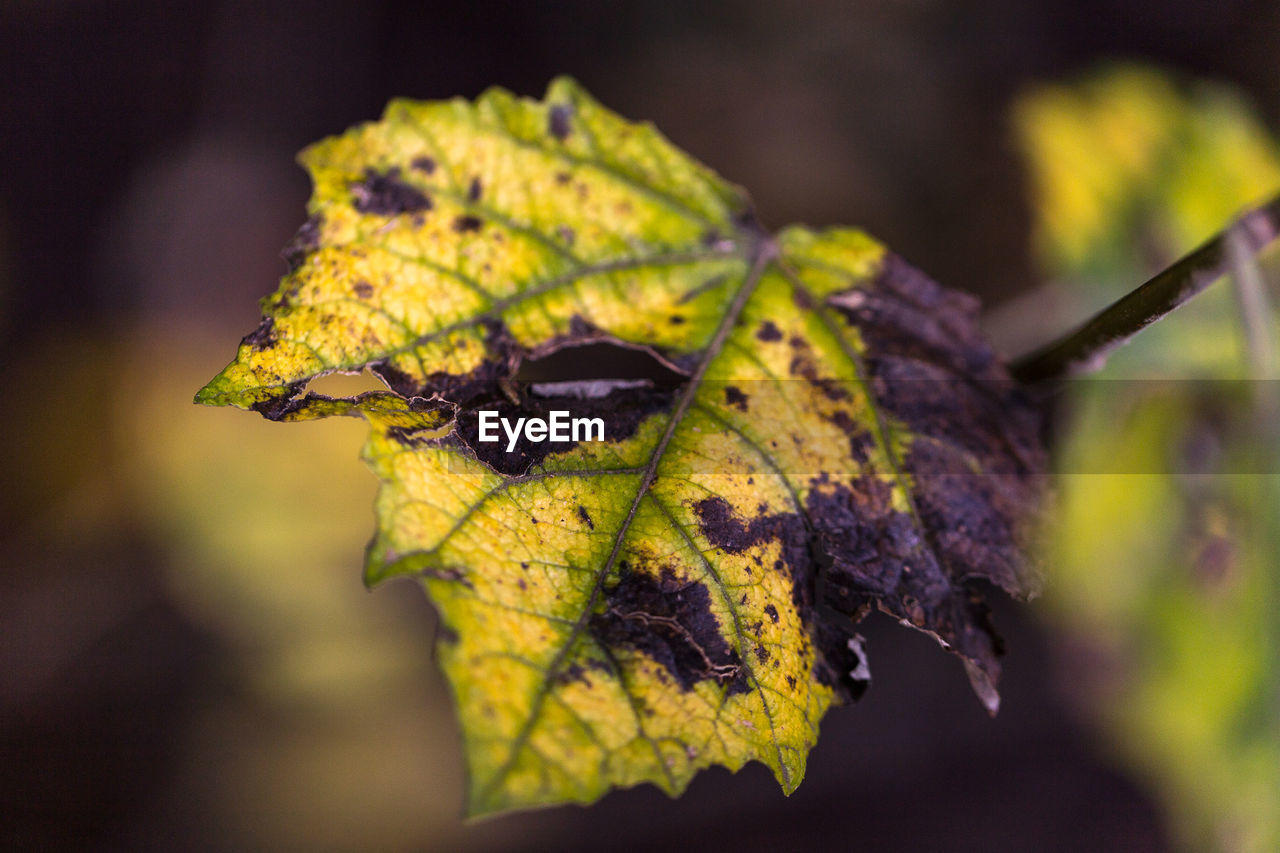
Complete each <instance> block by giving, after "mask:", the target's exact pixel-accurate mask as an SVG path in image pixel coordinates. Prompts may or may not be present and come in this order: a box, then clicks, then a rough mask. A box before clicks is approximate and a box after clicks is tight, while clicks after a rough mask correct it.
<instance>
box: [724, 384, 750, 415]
mask: <svg viewBox="0 0 1280 853" xmlns="http://www.w3.org/2000/svg"><path fill="white" fill-rule="evenodd" d="M747 399H748V397H747V395H746V394H744V393H742V391H741V390H740V389H739V388H738V387H737V386H735V385H726V386H724V401H725V402H726V403H728V404H729V405H730V406H735V407H737V408H738V409H740V410H741V411H744V412H745V411H746V410H747Z"/></svg>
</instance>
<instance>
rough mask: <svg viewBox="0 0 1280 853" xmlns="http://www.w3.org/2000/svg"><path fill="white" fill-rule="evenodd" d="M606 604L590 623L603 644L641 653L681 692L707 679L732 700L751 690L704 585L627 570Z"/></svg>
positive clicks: (608, 592) (668, 575)
mask: <svg viewBox="0 0 1280 853" xmlns="http://www.w3.org/2000/svg"><path fill="white" fill-rule="evenodd" d="M605 602H606V609H605V611H604V612H603V613H598V614H596V615H594V616H592V617H591V622H590V629H591V633H592V635H593V636H594V637H595V639H596V640H597V641H598V642H600V643H601V644H603V645H605V646H608V647H611V648H622V649H630V650H633V651H638V652H643V653H644V654H646V655H648V656H649V657H650V658H652V659H653V660H655V661H656V662H657V663H659V664H660V665H661V666H662V667H663V668H664V669H665V670H666V671H667V672H668V673H670V674H671V677H672V678H674V679H675V681H676V683H678V684H679V685H680V687H681V688H682V689H684V690H691V689H693V686H694V685H695V684H696V683H698V682H699V681H704V680H708V679H710V680H712V681H714V682H716V683H717V684H720V685H724V686H727V687H728V688H729V691H728V692H729V694H730V695H732V694H735V693H745V692H747V691H748V690H749V689H750V688H749V687H748V684H747V680H746V675H745V672H744V670H743V666H742V660H741V658H739V657H738V653H737V652H735V651H734V650H733V649H731V648H730V647H729V643H728V642H727V641H726V640H725V638H724V637H723V636H722V635H721V633H720V623H719V621H718V620H717V619H716V616H715V614H714V613H712V612H711V596H710V594H709V593H708V592H707V588H706V586H704V585H703V584H702V583H699V582H697V581H681V580H679V579H677V578H676V577H675V576H674V575H673V574H672V572H671V571H670V570H669V569H663V570H662V573H661V574H660V576H659V577H656V578H655V577H653V576H652V575H649V574H646V573H645V572H642V571H636V570H631V571H625V572H623V573H622V575H621V577H620V578H619V580H618V583H617V585H616V586H614V587H613V588H612V589H609V590H606V592H605Z"/></svg>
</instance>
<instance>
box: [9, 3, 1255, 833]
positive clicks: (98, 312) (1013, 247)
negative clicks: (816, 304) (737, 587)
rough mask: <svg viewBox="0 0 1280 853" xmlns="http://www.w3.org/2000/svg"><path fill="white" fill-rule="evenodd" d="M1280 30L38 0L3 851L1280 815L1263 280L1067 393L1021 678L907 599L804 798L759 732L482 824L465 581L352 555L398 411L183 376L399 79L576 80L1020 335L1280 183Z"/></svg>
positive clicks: (1157, 23)
mask: <svg viewBox="0 0 1280 853" xmlns="http://www.w3.org/2000/svg"><path fill="white" fill-rule="evenodd" d="M1278 55H1280V5H1277V4H1271V3H1260V2H1248V1H1247V0H1223V2H1220V3H1217V4H1213V5H1212V6H1206V5H1205V4H1203V3H1196V2H1190V0H1161V2H1158V3H1157V2H1154V0H1119V2H1100V0H1086V2H1080V0H1070V2H1068V0H1052V2H1044V3H1025V2H1016V0H976V2H969V3H963V4H962V3H957V2H951V1H950V0H906V1H905V2H903V0H881V1H880V2H875V1H874V0H872V1H871V2H855V3H849V2H834V0H806V2H798V0H782V2H777V1H776V0H775V2H763V0H721V2H709V3H701V4H661V3H654V2H652V0H647V2H637V0H622V2H616V3H609V4H604V3H597V2H585V1H584V0H567V2H561V3H555V4H535V3H517V2H507V3H490V2H466V3H449V4H434V3H409V2H398V0H383V2H376V0H375V2H362V3H356V2H342V0H339V1H338V2H329V3H314V4H300V3H296V2H284V1H283V0H254V2H249V0H224V2H203V3H200V2H193V3H185V4H173V3H160V2H153V0H137V2H131V3H123V2H112V1H111V0H8V2H6V3H4V4H3V6H0V80H2V81H3V83H0V154H2V155H3V156H2V157H0V354H2V356H3V365H4V367H3V372H2V373H0V376H2V380H0V381H2V383H3V384H2V387H3V394H4V398H3V399H4V400H5V401H6V406H5V408H6V412H7V414H6V415H5V416H4V419H3V424H2V426H0V430H3V441H0V482H2V483H3V484H4V488H3V489H2V490H0V519H3V521H0V590H3V592H2V593H0V638H2V639H3V641H2V642H0V845H3V846H4V847H5V848H7V849H17V848H20V847H33V846H38V847H41V848H46V849H47V848H55V849H56V848H78V849H86V848H87V849H131V850H147V849H173V848H177V847H182V848H184V849H186V848H191V849H211V850H223V849H274V848H299V847H301V848H309V849H336V850H341V849H352V848H373V849H419V850H435V849H441V850H500V849H513V850H537V849H593V848H598V847H603V846H606V845H608V846H609V847H611V848H614V849H623V848H629V847H634V848H636V849H649V848H659V847H662V848H670V847H671V846H673V845H682V846H692V845H697V844H707V845H723V846H730V845H732V846H734V847H736V848H738V849H744V850H755V849H759V850H779V849H784V850H785V849H806V848H812V847H828V846H837V845H839V846H845V845H849V846H852V845H855V844H856V845H857V846H859V847H860V848H862V849H870V850H893V849H918V848H926V849H949V850H975V851H976V850H1026V849H1054V850H1086V849H1088V850H1093V849H1124V850H1167V849H1193V850H1201V849H1205V850H1273V849H1280V663H1278V658H1280V632H1278V629H1277V624H1278V622H1280V619H1278V617H1277V615H1276V614H1277V613H1280V592H1278V590H1280V561H1278V560H1277V557H1280V545H1277V543H1278V542H1280V534H1278V531H1280V521H1278V520H1277V518H1276V515H1277V512H1280V487H1278V486H1277V478H1276V477H1275V476H1273V475H1270V474H1269V473H1267V472H1271V471H1277V470H1280V467H1276V466H1275V465H1274V460H1273V458H1272V457H1274V454H1275V442H1274V440H1273V439H1274V434H1273V431H1272V430H1271V429H1270V428H1269V427H1268V419H1267V418H1266V417H1265V415H1266V413H1267V412H1268V411H1271V410H1269V409H1268V408H1267V406H1268V405H1269V403H1268V402H1267V400H1266V399H1265V398H1266V397H1267V392H1266V391H1265V390H1259V389H1265V387H1268V386H1267V383H1259V382H1248V381H1244V380H1250V379H1267V378H1273V376H1272V374H1271V373H1270V372H1269V371H1270V370H1271V367H1270V366H1269V365H1271V366H1273V364H1274V362H1269V361H1268V359H1267V352H1266V346H1265V344H1266V340H1265V338H1266V336H1265V335H1262V336H1261V337H1260V336H1259V334H1257V332H1256V329H1255V333H1253V334H1246V332H1245V329H1246V327H1247V325H1249V324H1246V323H1244V322H1242V314H1241V311H1240V309H1239V300H1238V299H1237V298H1236V293H1237V292H1238V291H1239V289H1238V288H1237V289H1236V290H1234V291H1233V289H1232V285H1231V284H1229V283H1228V282H1222V283H1219V285H1218V286H1216V287H1215V288H1214V289H1213V290H1211V291H1210V292H1208V293H1206V294H1205V295H1204V297H1203V298H1201V299H1198V300H1197V301H1196V302H1195V303H1193V304H1192V305H1191V306H1189V307H1188V308H1187V309H1185V310H1184V311H1181V312H1179V313H1178V314H1176V315H1174V316H1173V317H1172V318H1170V319H1169V320H1167V321H1165V322H1164V323H1162V324H1161V325H1160V326H1159V327H1157V328H1155V329H1153V330H1152V331H1151V332H1150V333H1148V334H1147V335H1144V336H1143V338H1142V339H1141V340H1140V341H1139V342H1138V343H1136V344H1135V345H1134V346H1132V347H1130V348H1128V349H1126V350H1124V351H1123V352H1122V353H1121V354H1120V356H1119V357H1117V358H1116V359H1115V360H1113V363H1112V364H1111V365H1110V366H1109V367H1108V369H1107V371H1106V372H1105V373H1103V374H1102V375H1101V378H1100V379H1099V380H1098V381H1094V382H1089V383H1077V384H1076V385H1075V386H1074V387H1072V388H1070V389H1068V390H1067V391H1066V392H1064V393H1063V394H1062V395H1060V397H1059V399H1058V400H1057V401H1056V405H1055V409H1056V411H1057V412H1058V420H1057V422H1056V424H1055V428H1054V435H1055V436H1056V439H1057V446H1056V449H1055V459H1056V461H1055V465H1056V466H1057V468H1058V470H1059V472H1060V477H1059V478H1058V479H1059V491H1058V499H1057V500H1058V503H1057V512H1056V519H1057V522H1056V523H1055V525H1054V526H1053V528H1052V529H1051V531H1050V533H1049V535H1048V537H1047V540H1048V541H1047V544H1046V549H1047V552H1046V566H1047V570H1048V574H1049V592H1048V593H1047V595H1046V596H1045V597H1044V598H1043V599H1042V600H1039V601H1037V602H1034V603H1032V604H1031V605H1024V604H1016V603H1012V602H1008V601H998V602H997V603H996V611H997V612H996V617H997V624H998V625H999V627H1000V628H1001V629H1002V631H1003V632H1004V634H1005V635H1006V639H1007V641H1008V645H1009V647H1010V655H1009V657H1008V658H1007V659H1006V672H1005V678H1004V682H1003V684H1002V688H1003V689H1002V692H1003V694H1004V703H1003V706H1002V711H1001V713H1000V716H999V717H998V718H997V719H995V720H990V719H988V718H987V716H986V714H985V712H984V711H983V710H982V708H981V706H980V705H979V703H978V702H977V701H976V700H975V699H974V698H973V697H972V696H971V695H970V693H969V689H968V685H967V684H966V681H965V678H964V675H963V672H962V668H961V667H960V666H959V665H958V663H957V662H956V661H955V660H954V659H952V658H950V657H948V656H946V655H943V654H940V653H938V651H937V649H936V647H935V645H934V644H933V642H932V641H931V640H929V639H928V638H926V637H924V636H923V635H920V634H915V633H913V632H909V631H904V630H901V629H898V628H897V627H896V626H895V625H892V624H890V623H889V622H888V621H887V620H878V619H875V618H873V619H871V620H870V621H869V622H868V623H867V626H866V634H867V636H868V639H869V648H870V654H871V663H872V668H873V671H874V673H875V683H874V685H873V687H872V689H871V691H870V692H869V693H868V695H867V696H866V697H865V698H864V699H863V700H862V702H861V703H859V704H858V705H856V706H853V707H851V708H844V709H837V710H835V711H833V712H832V713H831V714H829V716H828V718H827V719H826V721H825V722H824V724H823V731H822V739H821V741H820V743H819V745H818V747H817V749H816V750H815V751H814V753H813V756H812V758H811V762H810V770H809V775H808V778H807V779H806V781H805V783H804V784H803V785H802V786H801V788H800V790H799V791H798V792H797V793H796V794H795V795H794V796H792V797H791V798H789V799H786V798H783V797H782V796H781V794H780V793H779V792H778V790H777V786H776V784H775V783H774V782H773V780H772V778H771V777H770V776H769V774H768V773H767V771H765V770H764V768H762V767H759V766H751V767H748V768H747V769H745V770H743V771H742V772H741V773H739V774H737V775H736V776H734V775H730V774H728V773H726V772H723V771H719V770H716V771H711V772H707V773H705V774H703V775H702V776H701V777H700V778H699V779H698V780H696V781H695V783H694V784H693V786H692V787H691V789H690V790H689V792H688V794H687V795H686V796H685V797H683V798H682V799H680V800H678V801H669V800H668V799H667V798H666V797H665V796H664V795H662V794H660V793H659V792H658V791H656V789H652V788H640V789H635V790H630V791H622V792H616V793H613V794H610V795H609V796H607V797H606V798H605V799H604V800H602V801H601V802H600V803H599V804H597V805H595V806H593V807H591V808H589V809H584V808H578V807H565V808H555V809H547V810H543V811H539V812H536V813H530V814H521V815H512V816H507V817H501V818H496V819H491V820H487V821H484V822H481V823H476V824H464V823H463V822H462V820H461V818H460V815H461V810H462V781H463V780H462V775H461V774H462V756H461V751H460V748H459V742H458V736H457V725H456V721H455V719H454V718H453V712H452V708H451V704H450V700H449V696H448V693H447V689H446V687H445V685H444V684H443V683H442V681H441V679H440V677H439V675H438V674H437V672H436V671H435V668H434V665H433V663H432V659H431V654H432V643H433V632H434V618H433V615H432V612H431V609H430V606H429V604H428V603H427V602H426V600H425V599H424V597H423V595H422V593H421V591H420V590H419V589H418V588H417V587H416V586H414V585H413V584H410V583H391V584H389V585H387V586H385V587H381V588H378V589H376V590H374V591H372V592H366V591H365V590H364V589H363V587H362V585H361V582H360V566H361V559H362V549H363V546H364V543H365V541H366V540H367V538H368V536H369V535H370V534H371V532H372V530H373V517H372V511H371V510H372V499H373V492H374V486H375V484H374V480H373V477H372V475H371V474H369V473H368V472H367V471H365V470H364V468H363V466H362V464H361V463H360V462H359V460H358V458H357V452H358V449H359V446H360V445H361V443H362V441H363V434H364V427H363V425H362V424H361V423H360V422H357V421H354V420H352V421H345V420H336V419H335V420H334V421H325V422H312V423H302V424H290V425H287V426H284V425H280V424H275V423H268V422H266V421H264V420H262V419H260V418H258V417H256V416H254V415H249V414H245V413H242V412H238V411H226V410H212V409H198V408H196V407H194V406H193V405H191V402H190V401H191V396H192V395H193V394H194V392H195V390H196V389H197V388H198V387H200V385H202V384H203V383H204V382H205V381H207V379H209V378H210V377H211V376H212V375H213V374H214V373H215V372H216V371H217V370H218V369H220V368H221V367H222V366H223V365H224V364H225V363H226V362H227V361H228V360H229V359H230V358H231V356H232V355H233V352H234V347H235V343H236V342H237V341H238V340H239V338H240V337H241V336H242V335H243V334H245V333H246V332H248V331H250V330H252V329H253V328H254V326H255V325H256V324H257V319H258V311H257V306H256V301H257V299H258V298H259V297H261V296H263V295H265V294H267V293H269V292H270V291H272V290H273V289H274V288H275V286H276V283H277V280H278V278H279V277H280V276H281V275H282V274H283V273H284V271H285V265H284V262H283V261H282V260H281V259H280V257H279V251H280V248H281V247H282V246H284V245H285V243H286V242H287V241H288V240H289V238H290V237H291V236H292V234H293V232H294V230H295V229H296V227H297V226H298V225H299V224H300V223H301V221H302V220H303V218H304V204H305V201H306V198H307V195H308V186H307V182H306V180H305V177H304V175H303V173H302V171H301V170H300V169H299V168H297V167H296V166H295V165H294V164H293V156H294V153H295V152H296V151H297V150H298V149H300V148H301V147H303V146H304V145H305V144H307V143H309V142H311V141H313V140H315V139H318V138H320V137H322V136H324V135H327V134H331V133H336V132H338V131H340V130H342V129H343V128H345V127H347V126H348V125H351V124H353V123H356V122H360V121H364V120H369V119H373V118H375V117H377V116H378V115H379V114H380V112H381V109H382V107H383V105H384V104H385V102H386V101H387V100H388V99H389V98H390V97H392V96H397V95H405V96H412V97H420V98H443V97H450V96H453V95H458V94H461V95H465V96H468V97H470V96H474V95H475V94H477V93H478V92H479V91H480V90H482V89H483V88H485V87H487V86H489V85H491V84H500V85H503V86H506V87H508V88H511V89H513V90H514V91H516V92H518V93H521V94H528V95H540V94H541V92H542V90H543V87H545V85H546V83H547V81H548V80H549V79H550V78H551V77H552V76H554V75H555V74H557V73H562V72H563V73H569V74H572V75H573V76H575V77H577V78H578V79H579V80H580V81H581V82H582V83H583V84H584V85H586V86H587V88H588V89H589V90H590V91H592V92H593V93H594V94H595V95H596V96H597V97H598V98H599V99H600V100H601V101H602V102H603V103H605V104H606V105H608V106H610V107H612V108H613V109H615V110H617V111H618V112H620V113H621V114H623V115H625V116H628V117H632V118H646V119H651V120H653V121H655V122H656V123H657V125H658V126H659V127H660V128H661V129H662V130H663V131H664V132H665V133H666V134H667V135H668V136H669V137H670V138H671V139H672V140H673V141H675V142H676V144H678V145H680V146H682V147H684V148H685V149H687V150H688V151H690V152H692V153H693V154H694V155H696V156H698V157H699V158H701V159H702V160H704V161H705V162H707V163H708V164H710V165H711V166H712V167H713V168H715V169H717V170H718V171H719V172H721V173H722V174H723V175H725V176H727V177H728V178H730V179H731V180H734V181H737V182H739V183H742V184H743V185H745V186H747V187H749V188H750V190H751V192H752V194H753V196H754V198H755V200H756V202H757V205H758V208H759V210H760V212H761V215H762V218H763V219H764V221H765V222H766V223H767V224H769V225H772V226H775V227H776V226H780V225H783V224H786V223H788V222H792V221H803V222H807V223H809V224H812V225H827V224H850V225H857V226H861V227H863V228H865V229H866V230H868V231H869V232H870V233H872V234H873V235H875V236H877V237H879V238H880V239H882V240H884V241H885V242H887V243H888V244H889V245H890V246H891V247H893V248H894V249H895V250H896V251H898V252H899V253H901V254H902V255H904V256H905V257H906V258H908V259H909V260H910V261H912V262H913V263H915V264H916V265H918V266H920V267H921V268H923V269H924V270H925V271H927V272H928V273H930V274H931V275H933V276H934V277H935V278H937V279H938V280H940V281H942V282H944V283H946V284H948V285H950V286H952V287H958V288H962V289H965V290H969V291H971V292H974V293H976V294H978V295H980V296H981V297H982V298H983V300H984V302H985V303H986V305H987V306H989V309H990V311H989V314H988V320H989V323H988V326H989V330H990V332H991V334H992V336H993V339H994V340H995V341H996V343H997V345H998V346H999V347H1000V348H1002V349H1003V350H1004V351H1006V352H1008V353H1010V354H1014V353H1017V352H1020V351H1022V350H1024V349H1026V348H1028V347H1029V346H1031V345H1032V344H1034V343H1037V342H1041V341H1043V340H1045V339H1046V338H1047V337H1049V336H1051V335H1052V334H1054V333H1055V332H1057V331H1059V330H1061V329H1064V328H1066V327H1067V326H1068V325H1070V324H1071V323H1072V322H1074V321H1076V320H1078V319H1080V318H1082V317H1084V316H1086V315H1088V314H1089V313H1091V312H1092V311H1093V310H1096V309H1097V308H1099V307H1101V306H1102V305H1104V304H1106V303H1107V302H1109V301H1111V300H1112V299H1114V298H1116V297H1117V296H1119V295H1120V294H1122V293H1123V292H1125V291H1126V290H1128V289H1130V288H1131V287H1133V286H1134V285H1136V284H1137V283H1138V282H1140V281H1142V280H1143V279H1144V278H1145V277H1146V276H1147V275H1149V274H1150V273H1151V272H1153V271H1155V270H1156V269H1158V268H1159V267H1160V266H1162V265H1163V264H1165V263H1168V262H1169V261H1171V260H1173V259H1174V258H1176V257H1178V256H1179V255H1180V254H1182V253H1184V252H1186V251H1187V250H1189V249H1191V248H1192V247H1193V246H1194V245H1196V244H1197V243H1198V242H1199V241H1201V240H1202V239H1204V238H1205V237H1207V236H1209V235H1210V234H1211V233H1213V232H1214V231H1216V230H1218V229H1219V228H1220V227H1221V226H1223V225H1224V224H1226V222H1227V221H1229V220H1230V218H1231V217H1232V216H1234V215H1235V214H1236V213H1238V212H1239V211H1240V210H1241V209H1242V208H1243V207H1244V206H1246V205H1247V204H1250V203H1253V202H1257V201H1259V200H1261V199H1263V198H1265V197H1267V196H1268V195H1269V194H1271V193H1274V192H1276V191H1277V189H1280V145H1277V142H1276V136H1275V129H1276V128H1277V127H1280V74H1277V73H1276V68H1277V64H1276V63H1277V56H1278ZM1253 272H1260V273H1261V280H1262V281H1263V292H1264V293H1265V292H1266V291H1267V290H1271V291H1274V282H1276V281H1277V277H1276V270H1275V269H1274V264H1273V263H1271V262H1270V260H1269V259H1267V258H1264V259H1263V264H1262V267H1261V269H1257V270H1253ZM1262 313H1263V315H1265V316H1263V317H1262V318H1261V320H1260V321H1259V317H1258V312H1257V311H1256V310H1255V311H1254V314H1253V315H1252V321H1253V323H1252V325H1253V326H1255V327H1257V326H1259V325H1260V326H1261V327H1262V328H1272V327H1274V325H1275V323H1274V320H1275V318H1274V317H1273V316H1271V315H1270V314H1269V313H1267V308H1266V304H1265V300H1264V303H1263V312H1262ZM1193 377H1194V378H1207V379H1213V380H1223V381H1218V382H1214V383H1212V384H1209V385H1204V384H1199V383H1196V384H1193V383H1190V382H1187V381H1185V380H1187V379H1190V378H1193ZM1168 379H1173V380H1176V381H1173V382H1163V381H1160V380H1168ZM1233 389H1234V390H1233ZM1260 460H1261V462H1260Z"/></svg>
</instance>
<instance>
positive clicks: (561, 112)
mask: <svg viewBox="0 0 1280 853" xmlns="http://www.w3.org/2000/svg"><path fill="white" fill-rule="evenodd" d="M572 116H573V107H571V106H570V105H568V104H556V105H555V106H553V107H552V108H551V109H550V111H548V113H547V133H550V134H551V135H552V136H554V137H555V138H556V139H557V140H559V141H560V142H563V141H564V140H565V139H567V138H568V136H569V134H570V133H572V132H573V127H572V125H571V124H570V118H571V117H572Z"/></svg>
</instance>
